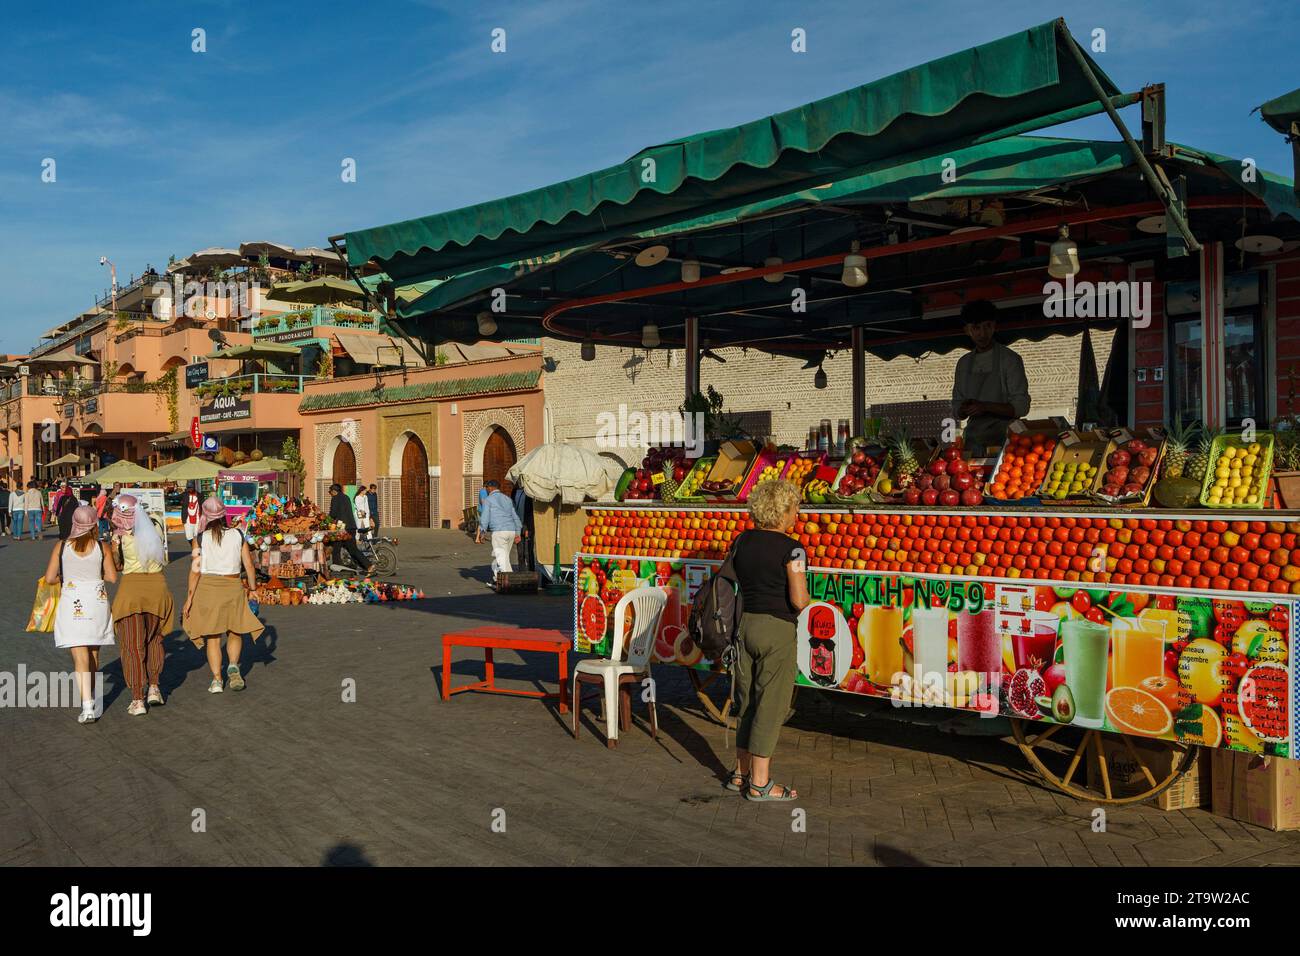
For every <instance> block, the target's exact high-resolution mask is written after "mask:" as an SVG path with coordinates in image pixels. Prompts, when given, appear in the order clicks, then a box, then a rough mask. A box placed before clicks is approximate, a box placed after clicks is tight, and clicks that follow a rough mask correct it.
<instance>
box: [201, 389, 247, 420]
mask: <svg viewBox="0 0 1300 956" xmlns="http://www.w3.org/2000/svg"><path fill="white" fill-rule="evenodd" d="M252 417H253V403H252V402H250V401H249V400H248V399H246V398H236V397H235V396H234V395H218V396H217V397H216V398H214V399H212V401H211V403H210V404H208V405H206V406H204V407H203V408H202V409H200V411H199V423H200V424H202V425H211V424H214V423H220V422H233V421H239V420H240V419H245V418H252Z"/></svg>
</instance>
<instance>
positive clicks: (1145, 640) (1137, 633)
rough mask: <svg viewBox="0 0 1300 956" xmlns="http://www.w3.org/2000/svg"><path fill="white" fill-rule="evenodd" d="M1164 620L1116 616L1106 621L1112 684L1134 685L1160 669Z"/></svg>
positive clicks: (1163, 650) (1163, 654) (1114, 685)
mask: <svg viewBox="0 0 1300 956" xmlns="http://www.w3.org/2000/svg"><path fill="white" fill-rule="evenodd" d="M1166 630H1167V623H1166V622H1165V621H1163V620H1158V619H1155V618H1136V617H1117V618H1115V619H1114V620H1113V621H1112V622H1111V625H1110V633H1111V637H1112V638H1113V639H1114V645H1113V647H1112V650H1111V657H1110V684H1111V686H1112V687H1137V686H1138V685H1139V684H1141V683H1142V681H1144V680H1146V679H1147V678H1148V677H1158V676H1159V675H1160V674H1163V673H1164V658H1165V632H1166Z"/></svg>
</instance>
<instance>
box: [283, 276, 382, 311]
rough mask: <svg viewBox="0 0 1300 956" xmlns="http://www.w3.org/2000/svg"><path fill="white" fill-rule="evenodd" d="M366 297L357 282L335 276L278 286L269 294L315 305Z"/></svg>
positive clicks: (288, 300) (354, 300)
mask: <svg viewBox="0 0 1300 956" xmlns="http://www.w3.org/2000/svg"><path fill="white" fill-rule="evenodd" d="M365 297H366V294H365V293H364V292H362V291H361V290H360V289H359V288H357V286H356V284H355V283H353V282H349V281H347V280H346V279H338V278H335V277H334V276H325V277H324V278H321V279H310V280H308V281H306V282H291V283H289V284H288V285H282V286H276V287H275V288H273V289H272V290H271V291H270V293H269V294H268V295H267V298H268V299H275V300H276V301H279V302H311V303H313V304H315V305H328V304H329V303H331V302H344V301H352V302H357V301H360V300H362V299H364V298H365Z"/></svg>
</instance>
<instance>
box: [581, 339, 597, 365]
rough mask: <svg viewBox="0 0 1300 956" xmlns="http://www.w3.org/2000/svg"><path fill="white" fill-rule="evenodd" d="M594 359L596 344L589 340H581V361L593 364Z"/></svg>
mask: <svg viewBox="0 0 1300 956" xmlns="http://www.w3.org/2000/svg"><path fill="white" fill-rule="evenodd" d="M595 359H596V343H595V342H593V341H592V340H591V339H583V340H582V360H583V361H584V362H593V361H595Z"/></svg>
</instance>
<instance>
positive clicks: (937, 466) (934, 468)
mask: <svg viewBox="0 0 1300 956" xmlns="http://www.w3.org/2000/svg"><path fill="white" fill-rule="evenodd" d="M929 470H930V474H932V475H942V474H945V473H947V471H948V462H947V461H946V460H944V459H943V458H936V459H935V460H934V461H932V462H930V469H929Z"/></svg>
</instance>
